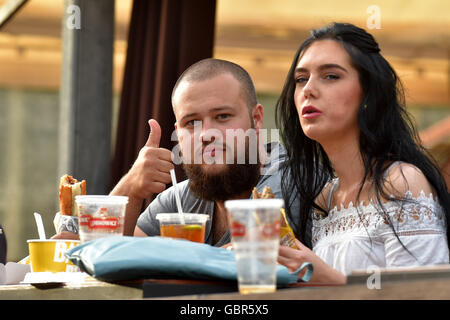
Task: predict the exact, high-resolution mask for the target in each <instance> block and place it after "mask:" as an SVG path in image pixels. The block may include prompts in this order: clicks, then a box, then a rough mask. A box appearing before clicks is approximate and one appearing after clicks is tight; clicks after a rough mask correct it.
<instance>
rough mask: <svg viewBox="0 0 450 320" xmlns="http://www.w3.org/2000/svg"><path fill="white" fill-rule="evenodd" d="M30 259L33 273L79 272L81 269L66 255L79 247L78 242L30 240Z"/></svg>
mask: <svg viewBox="0 0 450 320" xmlns="http://www.w3.org/2000/svg"><path fill="white" fill-rule="evenodd" d="M27 242H28V250H29V253H30V255H29V257H30V260H31V271H32V272H79V271H80V269H79V268H78V267H77V266H76V265H74V264H73V263H72V262H70V261H69V260H68V259H67V258H66V257H65V253H66V251H67V250H69V249H71V248H73V247H75V246H77V245H78V244H79V243H80V241H78V240H60V239H48V240H40V239H32V240H28V241H27Z"/></svg>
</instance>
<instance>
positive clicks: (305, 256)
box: [278, 239, 347, 284]
mask: <svg viewBox="0 0 450 320" xmlns="http://www.w3.org/2000/svg"><path fill="white" fill-rule="evenodd" d="M295 242H296V244H297V247H298V248H299V249H298V250H297V249H292V248H290V247H287V246H280V249H279V254H278V263H279V264H281V265H284V266H285V267H286V268H288V270H289V271H290V272H294V271H295V270H297V269H298V268H300V266H301V265H302V264H303V263H304V262H310V263H311V264H312V265H313V267H314V272H313V275H312V277H311V280H310V281H311V282H324V283H333V284H345V283H346V282H347V277H346V276H345V275H344V274H342V273H341V272H339V271H338V270H336V269H333V268H332V267H330V266H329V265H328V264H326V263H325V261H323V260H322V259H321V258H319V257H318V256H317V255H316V254H315V253H314V252H312V251H311V250H310V249H309V248H308V247H306V246H305V245H303V243H301V242H300V241H298V240H297V239H295ZM304 272H306V270H305V271H302V272H301V273H299V274H298V276H299V277H302V276H303V273H304Z"/></svg>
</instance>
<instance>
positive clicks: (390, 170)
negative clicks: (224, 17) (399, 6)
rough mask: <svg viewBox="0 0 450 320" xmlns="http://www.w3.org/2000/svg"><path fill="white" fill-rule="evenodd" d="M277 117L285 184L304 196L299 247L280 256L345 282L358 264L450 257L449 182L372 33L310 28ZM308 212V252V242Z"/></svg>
mask: <svg viewBox="0 0 450 320" xmlns="http://www.w3.org/2000/svg"><path fill="white" fill-rule="evenodd" d="M276 120H277V124H278V127H279V128H280V131H281V137H282V139H283V142H284V144H285V147H286V150H287V153H288V156H289V161H288V162H287V164H286V167H285V175H286V178H285V179H282V181H283V185H282V187H283V190H284V193H285V194H291V193H292V192H294V190H299V195H300V198H301V199H302V202H301V208H300V221H298V222H297V223H298V226H297V228H295V229H297V230H302V232H300V233H299V234H297V237H298V238H299V239H300V240H301V241H298V246H299V248H300V249H299V250H294V249H291V248H288V247H281V248H280V252H279V263H281V264H283V265H285V266H286V267H288V268H289V269H290V270H296V269H298V267H299V266H300V265H301V264H302V263H303V262H305V261H309V262H312V264H313V266H314V276H313V278H312V280H311V281H324V282H336V283H345V282H346V275H348V274H350V273H351V272H352V271H353V270H355V269H363V270H366V269H367V268H369V267H372V266H377V267H379V268H384V267H400V266H417V265H431V264H441V263H448V262H449V250H448V239H447V232H448V230H449V229H448V228H449V225H448V219H449V214H450V198H449V194H448V192H447V189H446V186H445V182H444V180H443V178H442V176H441V174H440V172H439V170H438V168H437V167H436V165H435V164H434V162H433V161H432V160H430V158H429V157H428V156H427V152H426V150H424V148H423V147H422V146H421V145H420V140H419V138H418V135H417V133H416V131H415V129H414V126H413V124H412V121H411V120H410V118H409V116H408V114H407V112H406V110H405V106H404V94H403V90H402V87H401V83H400V81H399V79H398V77H397V75H396V73H395V71H394V70H393V69H392V67H391V66H390V65H389V63H388V62H387V61H386V60H385V59H384V58H383V56H382V55H381V54H380V48H379V47H378V44H377V42H376V41H375V40H374V38H373V37H372V36H371V35H370V34H368V33H367V32H366V31H364V30H363V29H361V28H358V27H356V26H354V25H351V24H346V23H333V24H331V25H328V26H326V27H324V28H321V29H318V30H313V31H312V35H311V37H309V38H308V39H307V40H306V41H305V42H304V43H303V44H302V45H301V46H300V48H299V49H298V51H297V53H296V55H295V58H294V61H293V64H292V66H291V69H290V71H289V74H288V76H287V80H286V83H285V86H284V89H283V92H282V94H281V96H280V99H279V100H278V103H277V110H276ZM286 200H287V199H285V201H286ZM311 220H312V243H311V245H312V250H310V249H309V248H308V247H307V246H305V245H304V244H303V243H302V242H303V240H304V238H303V235H304V234H306V231H307V230H306V229H307V227H306V226H307V224H308V223H307V222H308V221H311Z"/></svg>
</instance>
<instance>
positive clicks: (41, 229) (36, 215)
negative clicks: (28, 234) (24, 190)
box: [34, 212, 45, 240]
mask: <svg viewBox="0 0 450 320" xmlns="http://www.w3.org/2000/svg"><path fill="white" fill-rule="evenodd" d="M34 220H36V225H37V229H38V233H39V239H41V240H45V230H44V224H43V223H42V217H41V215H40V214H39V213H37V212H35V213H34Z"/></svg>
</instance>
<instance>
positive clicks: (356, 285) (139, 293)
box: [0, 266, 450, 300]
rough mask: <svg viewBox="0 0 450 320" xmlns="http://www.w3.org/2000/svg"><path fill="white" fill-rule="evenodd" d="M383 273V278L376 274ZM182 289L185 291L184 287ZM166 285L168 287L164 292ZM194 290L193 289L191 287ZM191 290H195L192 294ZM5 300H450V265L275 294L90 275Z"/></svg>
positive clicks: (12, 289) (25, 287) (20, 291)
mask: <svg viewBox="0 0 450 320" xmlns="http://www.w3.org/2000/svg"><path fill="white" fill-rule="evenodd" d="M377 277H378V278H377ZM180 289H181V290H180ZM164 290H165V291H164ZM189 290H191V291H189ZM189 292H193V293H191V294H189ZM0 299H1V300H54V299H56V300H66V299H68V300H69V299H70V300H128V299H171V300H178V299H182V300H186V299H187V300H316V299H318V300H327V299H332V300H341V299H344V300H354V299H357V300H361V299H370V300H386V299H387V300H390V299H393V300H397V299H433V300H436V299H438V300H449V299H450V268H449V267H448V266H445V267H438V268H416V269H414V270H406V271H405V270H403V271H402V270H399V271H396V272H392V271H382V272H380V273H379V274H378V275H375V274H368V273H365V274H364V273H361V274H355V275H352V276H349V277H348V282H347V284H346V285H341V286H337V285H332V284H323V283H297V284H294V285H291V286H289V287H288V288H279V289H278V290H277V291H276V292H273V293H264V294H249V295H241V294H239V292H238V291H237V286H236V283H234V282H226V281H204V280H187V279H140V280H133V281H118V282H105V281H100V280H97V279H95V278H92V277H87V278H86V279H85V280H84V281H83V282H79V283H53V284H41V285H31V284H19V285H2V286H0Z"/></svg>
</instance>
